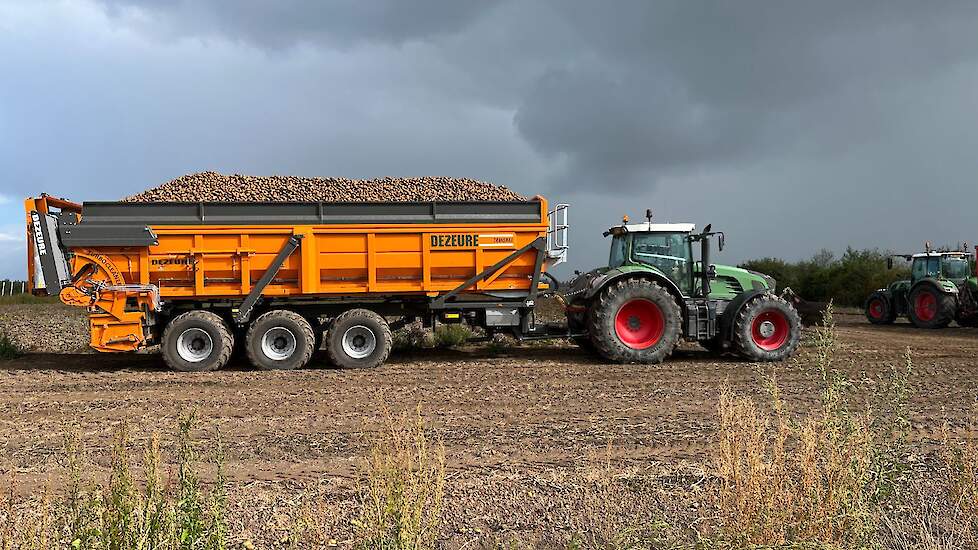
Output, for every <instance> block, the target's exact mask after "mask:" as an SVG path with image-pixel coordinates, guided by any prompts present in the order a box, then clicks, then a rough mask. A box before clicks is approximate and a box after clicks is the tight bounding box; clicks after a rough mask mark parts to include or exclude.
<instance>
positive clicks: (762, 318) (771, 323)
mask: <svg viewBox="0 0 978 550" xmlns="http://www.w3.org/2000/svg"><path fill="white" fill-rule="evenodd" d="M750 333H751V338H752V339H753V340H754V344H755V345H756V346H757V347H759V348H761V349H762V350H764V351H774V350H776V349H778V348H780V347H781V346H783V345H784V344H785V342H787V341H788V337H789V336H790V334H791V327H790V326H789V325H788V318H787V317H785V315H784V313H781V312H780V311H778V310H776V309H769V310H767V311H762V312H761V313H760V314H759V315H758V316H757V317H755V318H754V322H753V323H751V331H750Z"/></svg>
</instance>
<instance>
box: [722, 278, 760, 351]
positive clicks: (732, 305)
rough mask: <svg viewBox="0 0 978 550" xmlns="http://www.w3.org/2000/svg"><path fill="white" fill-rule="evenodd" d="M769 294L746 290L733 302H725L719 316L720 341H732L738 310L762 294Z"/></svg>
mask: <svg viewBox="0 0 978 550" xmlns="http://www.w3.org/2000/svg"><path fill="white" fill-rule="evenodd" d="M768 293H770V290H768V289H763V290H748V291H747V292H741V293H740V294H738V295H737V296H736V297H734V299H733V300H730V301H729V302H727V306H726V307H725V308H723V315H720V319H719V321H720V339H721V341H723V342H729V341H730V340H732V339H733V323H734V319H736V318H737V314H739V313H740V310H742V309H744V307H746V306H747V302H750V301H751V300H753V299H754V298H757V297H758V296H761V295H763V294H768Z"/></svg>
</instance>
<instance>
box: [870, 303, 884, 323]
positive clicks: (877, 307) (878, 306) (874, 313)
mask: <svg viewBox="0 0 978 550" xmlns="http://www.w3.org/2000/svg"><path fill="white" fill-rule="evenodd" d="M869 316H870V317H872V318H873V319H882V318H883V300H880V299H879V298H875V299H874V300H873V301H871V302H869Z"/></svg>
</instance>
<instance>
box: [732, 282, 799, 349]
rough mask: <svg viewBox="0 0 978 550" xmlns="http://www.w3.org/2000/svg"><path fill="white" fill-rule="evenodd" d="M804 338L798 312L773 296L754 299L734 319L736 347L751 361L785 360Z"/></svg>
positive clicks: (763, 295) (761, 296)
mask: <svg viewBox="0 0 978 550" xmlns="http://www.w3.org/2000/svg"><path fill="white" fill-rule="evenodd" d="M800 339H801V317H800V316H799V315H798V311H796V310H795V308H794V306H792V305H791V304H789V303H788V302H787V301H786V300H784V299H783V298H779V297H777V296H775V295H773V294H761V295H759V296H757V297H756V298H754V299H752V300H750V301H749V302H747V303H746V304H744V306H743V307H742V308H740V311H738V312H737V317H736V318H735V320H734V345H735V347H736V350H737V352H738V353H739V354H740V355H741V356H742V357H744V358H746V359H748V360H750V361H784V360H785V359H787V358H788V357H791V354H793V353H794V352H795V350H796V349H798V342H799V340H800Z"/></svg>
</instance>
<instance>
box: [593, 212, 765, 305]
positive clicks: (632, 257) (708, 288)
mask: <svg viewBox="0 0 978 550" xmlns="http://www.w3.org/2000/svg"><path fill="white" fill-rule="evenodd" d="M609 235H610V236H611V237H612V239H611V253H610V255H609V258H608V268H609V269H623V270H627V269H634V268H637V269H643V270H644V269H653V270H655V271H657V272H659V273H661V274H662V275H663V276H665V277H666V278H667V279H669V280H670V281H671V282H672V283H673V284H674V285H675V286H676V289H677V290H679V292H681V293H682V295H683V296H696V297H700V298H714V299H724V300H730V299H733V298H734V297H735V296H737V295H738V294H740V293H742V292H743V291H745V290H770V291H774V290H775V285H776V282H775V281H774V279H773V278H771V277H769V276H767V275H764V274H761V273H757V272H754V271H750V270H747V269H741V268H738V267H733V266H725V265H714V264H711V263H710V241H711V239H712V238H713V237H716V240H717V243H718V245H719V250H723V245H724V240H725V236H724V234H723V232H720V231H717V232H714V231H712V225H707V226H706V228H705V229H704V230H703V231H702V232H697V231H696V226H695V225H694V224H692V223H652V221H651V219H649V221H647V222H645V223H635V224H629V223H628V219H627V218H625V219H624V220H623V222H622V224H621V225H616V226H614V227H612V228H610V229H609V230H608V231H606V232H605V236H609ZM695 243H699V247H694V244H695ZM694 248H699V257H698V258H696V257H695V256H694Z"/></svg>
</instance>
